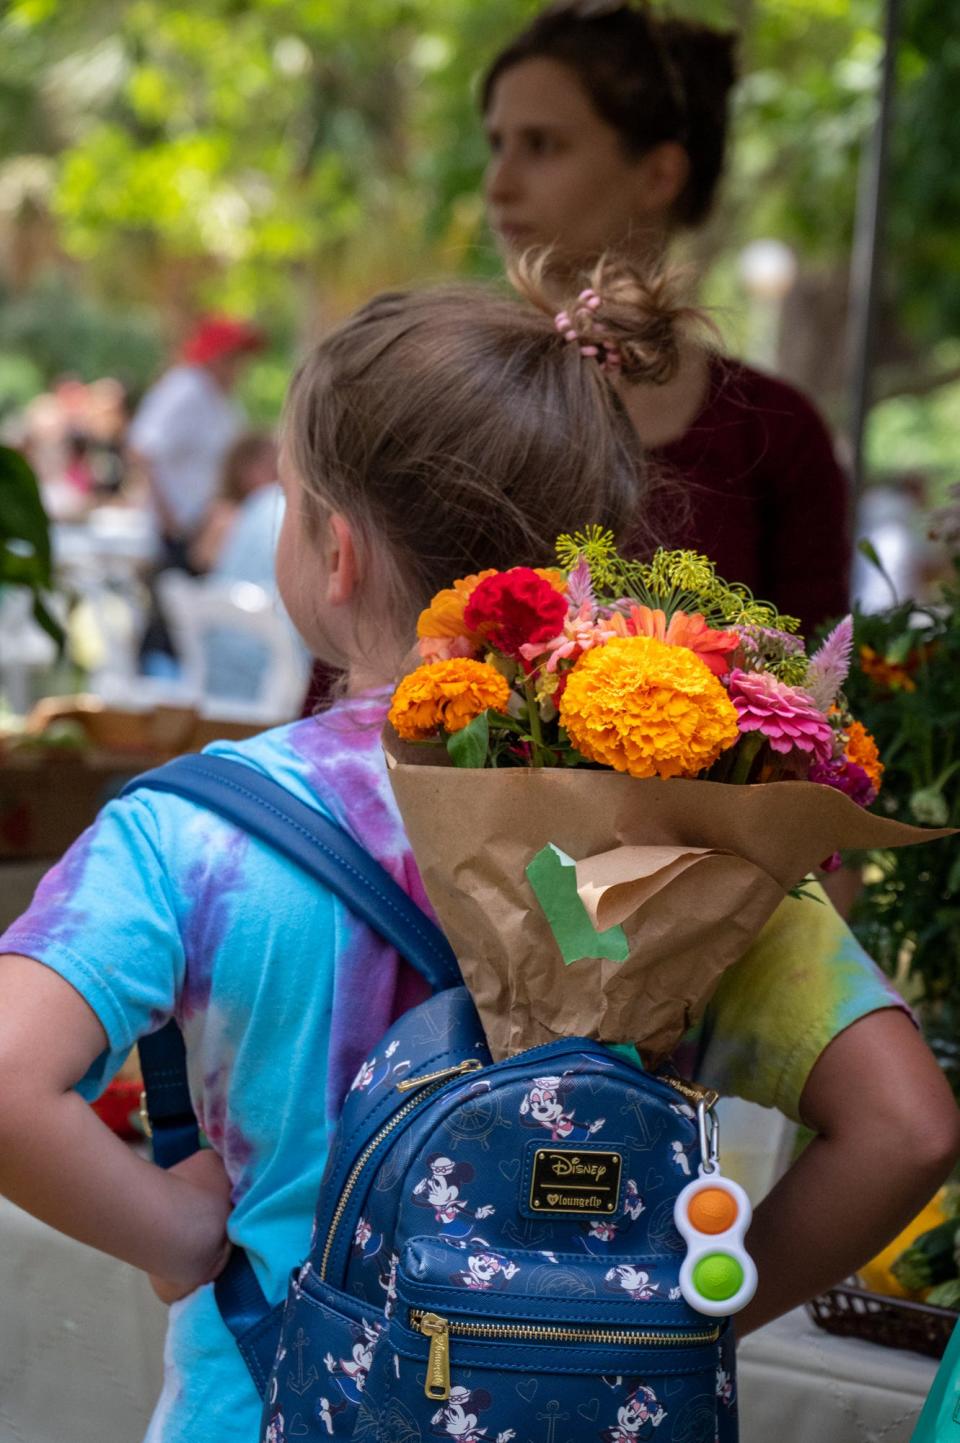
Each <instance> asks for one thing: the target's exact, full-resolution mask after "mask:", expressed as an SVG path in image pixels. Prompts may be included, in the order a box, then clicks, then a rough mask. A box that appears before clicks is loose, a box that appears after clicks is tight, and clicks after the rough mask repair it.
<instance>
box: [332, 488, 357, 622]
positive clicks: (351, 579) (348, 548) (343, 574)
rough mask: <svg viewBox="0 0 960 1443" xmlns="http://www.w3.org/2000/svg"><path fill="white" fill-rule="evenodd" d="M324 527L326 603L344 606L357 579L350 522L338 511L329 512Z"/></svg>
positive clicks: (354, 548) (354, 549)
mask: <svg viewBox="0 0 960 1443" xmlns="http://www.w3.org/2000/svg"><path fill="white" fill-rule="evenodd" d="M327 527H328V532H327V546H328V548H329V561H328V567H327V588H326V589H327V596H326V599H327V604H328V605H329V606H345V605H346V604H347V602H349V601H350V600H351V599H352V597H353V594H354V592H355V591H356V589H357V585H358V583H359V580H360V567H359V564H358V556H357V547H356V544H355V542H354V537H353V530H352V528H351V526H350V522H349V521H348V520H347V518H346V517H345V516H342V515H341V514H340V512H339V511H334V512H332V513H331V515H330V516H329V517H328V519H327Z"/></svg>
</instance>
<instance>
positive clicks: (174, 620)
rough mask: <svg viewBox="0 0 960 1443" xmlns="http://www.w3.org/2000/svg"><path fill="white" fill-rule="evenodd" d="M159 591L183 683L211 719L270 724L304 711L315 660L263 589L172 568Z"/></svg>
mask: <svg viewBox="0 0 960 1443" xmlns="http://www.w3.org/2000/svg"><path fill="white" fill-rule="evenodd" d="M157 595H158V597H159V600H160V605H161V607H162V609H163V612H164V616H165V617H166V621H167V626H168V627H169V629H170V634H171V637H172V640H173V643H174V646H175V647H176V649H177V653H178V656H179V660H180V664H181V668H182V678H181V685H182V688H183V690H184V691H185V692H186V693H188V694H194V695H195V696H196V697H197V698H198V699H199V701H200V706H201V710H202V711H203V713H204V714H205V715H207V716H217V717H220V718H223V719H224V720H235V721H251V722H256V723H262V724H263V725H264V726H270V725H274V724H276V723H278V722H285V721H292V720H293V719H294V718H295V717H297V716H299V714H300V708H301V705H302V703H303V698H304V696H305V694H306V689H307V681H308V677H309V671H310V659H309V657H308V655H307V653H306V651H305V650H304V648H303V645H302V643H301V642H300V640H299V638H298V637H297V635H296V633H295V631H294V630H293V627H292V626H291V624H290V622H289V620H288V618H287V617H286V615H285V614H284V613H283V611H282V610H281V609H280V606H279V603H278V602H276V601H274V600H273V598H272V597H270V596H269V595H268V594H267V592H266V591H264V590H263V588H262V587H260V586H255V585H253V583H252V582H247V581H231V582H224V581H216V580H211V579H209V578H200V579H194V578H191V577H189V576H186V575H185V574H184V573H183V572H181V571H166V572H164V573H163V574H162V575H161V576H160V577H158V579H157Z"/></svg>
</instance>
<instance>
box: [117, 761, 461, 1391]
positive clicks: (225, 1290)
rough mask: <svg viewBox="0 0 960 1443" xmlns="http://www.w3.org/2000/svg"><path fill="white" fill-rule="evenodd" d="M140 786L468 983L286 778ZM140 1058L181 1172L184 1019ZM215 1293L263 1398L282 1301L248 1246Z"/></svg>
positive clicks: (184, 775) (384, 881) (240, 775)
mask: <svg viewBox="0 0 960 1443" xmlns="http://www.w3.org/2000/svg"><path fill="white" fill-rule="evenodd" d="M138 790H150V791H160V792H173V793H175V794H176V795H178V796H181V797H185V798H187V799H188V800H189V801H193V802H197V803H199V804H200V805H201V806H204V807H207V808H208V809H209V810H210V811H213V812H216V813H217V814H218V815H219V816H222V817H225V818H226V819H227V820H228V821H231V822H233V823H235V824H236V825H237V826H238V827H240V828H241V829H242V830H243V831H245V832H247V833H249V834H250V835H251V836H254V837H257V838H259V840H260V841H263V842H266V843H267V844H268V845H269V846H272V847H273V848H274V849H275V850H276V851H277V852H279V853H280V854H281V855H282V856H285V857H287V858H288V859H289V860H290V861H292V862H295V863H296V864H297V865H298V866H299V867H302V868H303V870H304V871H305V872H306V873H307V874H308V876H311V877H314V878H315V879H316V880H317V881H319V882H321V883H322V884H323V885H324V886H326V887H327V888H329V890H330V891H331V892H333V893H334V894H335V895H336V896H337V897H339V898H340V900H341V901H342V902H344V903H346V905H347V906H348V907H349V908H350V910H351V911H352V912H353V913H354V914H355V915H356V916H358V917H360V918H362V919H363V921H365V922H366V923H367V924H368V925H369V926H370V927H371V928H372V929H373V930H374V931H375V932H377V933H378V934H379V935H380V936H381V937H383V938H384V939H385V940H386V941H388V942H389V943H390V944H391V945H392V946H393V947H395V948H396V950H397V951H398V952H399V953H400V955H401V957H404V958H405V959H406V960H407V961H408V962H409V963H410V964H411V966H413V967H414V968H415V969H416V970H417V971H418V972H419V973H420V975H421V976H422V977H423V978H424V980H425V981H426V982H428V983H429V985H430V987H431V988H432V989H433V991H434V992H440V991H443V990H445V989H446V988H448V987H455V986H457V985H458V984H459V982H460V971H459V968H458V966H457V960H456V957H455V956H454V953H453V950H452V949H451V947H450V944H449V942H448V941H447V939H446V937H445V936H444V935H443V933H442V932H441V931H440V928H439V927H437V926H436V924H435V923H433V922H431V920H430V919H429V917H427V916H426V915H425V914H424V913H423V912H422V911H421V909H420V908H419V907H418V906H417V905H416V903H415V902H413V901H412V900H411V898H410V897H408V896H407V894H406V892H404V890H403V888H402V887H400V886H398V884H397V883H396V882H395V881H394V880H393V878H392V877H391V876H390V875H389V873H387V872H386V871H384V869H383V868H382V867H381V866H380V864H379V862H377V861H375V859H374V858H373V857H371V855H370V853H369V852H367V851H366V850H365V848H363V847H361V846H360V845H359V843H358V842H356V841H354V839H353V837H351V836H349V835H348V833H347V832H345V831H344V829H343V828H342V827H340V826H338V825H337V823H336V822H333V821H331V820H330V818H329V817H326V816H324V815H322V814H321V813H320V812H317V811H315V810H314V809H313V808H312V807H309V806H307V805H306V804H305V803H304V802H301V801H299V800H298V799H297V798H296V797H293V796H291V795H290V793H289V792H288V791H287V790H286V788H285V787H283V786H281V784H280V783H279V782H275V781H272V780H271V779H270V778H269V777H266V776H264V775H263V773H261V772H257V771H254V770H253V768H252V767H248V766H245V765H244V764H243V763H242V762H235V761H230V760H229V758H227V757H213V756H207V755H197V756H185V757H177V758H176V759H175V760H174V761H172V762H167V763H166V765H165V766H162V767H157V768H156V770H154V771H150V772H144V773H143V774H142V775H141V776H139V777H135V778H134V779H133V781H131V782H129V783H128V784H127V786H125V787H124V789H123V791H122V792H121V794H120V795H121V796H126V795H128V794H129V793H131V792H134V791H138ZM139 1052H140V1066H141V1069H142V1071H143V1080H144V1089H145V1092H146V1104H147V1114H148V1117H149V1120H150V1124H151V1129H152V1138H153V1155H154V1160H155V1161H156V1162H157V1163H158V1164H159V1166H160V1167H172V1166H173V1165H174V1163H177V1162H179V1161H181V1159H183V1158H185V1157H189V1156H190V1154H191V1153H194V1152H196V1150H197V1148H198V1147H199V1145H200V1139H199V1133H198V1129H197V1121H196V1117H195V1116H194V1113H193V1106H192V1104H191V1101H190V1092H189V1088H188V1085H187V1071H186V1053H185V1051H184V1046H183V1037H182V1036H181V1034H180V1029H179V1028H178V1026H177V1024H176V1022H175V1021H170V1022H168V1023H167V1024H166V1026H164V1027H162V1028H160V1029H159V1031H157V1032H154V1033H151V1034H150V1035H149V1036H147V1037H143V1038H141V1040H140V1043H139ZM214 1293H215V1296H216V1299H217V1306H218V1307H219V1310H220V1313H221V1316H222V1318H223V1321H224V1323H225V1324H226V1326H227V1327H228V1328H229V1330H230V1332H231V1333H232V1334H233V1337H234V1339H235V1340H236V1343H237V1346H238V1348H239V1349H240V1352H241V1354H242V1356H243V1359H244V1362H245V1363H246V1365H247V1367H248V1369H249V1371H250V1375H251V1377H252V1378H253V1381H254V1384H255V1385H256V1387H257V1391H258V1392H259V1393H260V1395H261V1397H262V1396H263V1393H264V1389H265V1387H266V1382H267V1378H268V1377H269V1373H270V1368H271V1366H272V1362H273V1354H274V1352H275V1351H276V1342H277V1337H278V1336H279V1326H280V1323H279V1320H280V1314H281V1312H282V1304H278V1305H277V1307H275V1308H271V1307H270V1305H269V1304H268V1302H267V1300H266V1298H265V1297H264V1295H263V1292H262V1290H261V1288H260V1285H259V1283H258V1282H257V1278H256V1275H255V1274H254V1271H253V1268H252V1267H251V1265H250V1260H249V1258H248V1257H247V1255H246V1253H245V1252H243V1250H242V1249H239V1248H236V1249H234V1252H233V1253H232V1255H231V1258H230V1261H229V1262H228V1264H227V1267H226V1268H225V1269H224V1271H223V1273H221V1275H220V1277H219V1278H217V1280H216V1282H215V1283H214Z"/></svg>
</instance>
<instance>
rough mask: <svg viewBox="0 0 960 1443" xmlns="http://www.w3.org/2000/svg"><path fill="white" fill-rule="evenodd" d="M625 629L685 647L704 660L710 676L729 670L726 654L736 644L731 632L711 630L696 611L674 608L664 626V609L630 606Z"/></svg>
mask: <svg viewBox="0 0 960 1443" xmlns="http://www.w3.org/2000/svg"><path fill="white" fill-rule="evenodd" d="M627 628H628V630H630V631H632V632H633V634H634V636H653V637H656V639H657V641H665V642H667V643H668V644H669V645H670V646H685V647H686V648H687V650H688V651H692V652H693V653H694V655H695V656H699V658H700V660H701V661H702V662H705V663H706V665H707V666H708V667H709V668H710V670H711V671H712V672H713V674H714V676H724V675H725V674H726V672H728V671H729V670H730V653H731V652H734V651H736V649H737V647H738V646H739V645H740V637H739V636H738V635H737V633H736V632H735V631H716V630H714V628H713V627H710V626H708V625H707V623H706V622H705V621H704V619H703V617H702V615H701V614H700V612H699V611H695V612H693V613H689V612H686V611H675V612H674V613H673V615H672V616H671V618H670V624H669V626H668V625H667V618H666V614H665V612H662V611H660V610H659V609H657V610H655V611H654V610H651V608H650V607H649V606H632V607H631V608H630V620H629V621H628V623H627Z"/></svg>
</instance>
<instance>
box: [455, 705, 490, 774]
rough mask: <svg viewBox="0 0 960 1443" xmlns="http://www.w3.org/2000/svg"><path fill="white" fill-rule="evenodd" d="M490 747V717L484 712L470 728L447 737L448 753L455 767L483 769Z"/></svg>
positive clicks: (470, 724) (464, 728)
mask: <svg viewBox="0 0 960 1443" xmlns="http://www.w3.org/2000/svg"><path fill="white" fill-rule="evenodd" d="M489 746H490V717H489V713H487V712H483V713H482V714H481V715H480V716H478V717H474V719H473V721H472V722H470V723H469V725H468V726H465V727H463V728H462V729H461V730H460V731H458V732H453V733H452V734H451V735H450V736H448V737H447V751H448V752H449V753H450V756H451V758H452V760H453V765H454V766H455V767H482V766H484V765H485V763H486V760H487V751H488V748H489Z"/></svg>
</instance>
